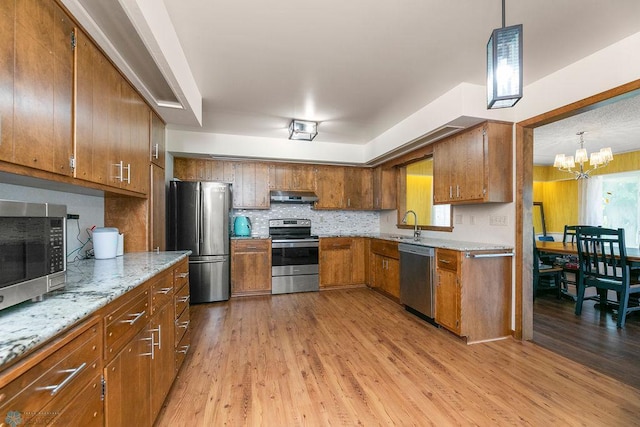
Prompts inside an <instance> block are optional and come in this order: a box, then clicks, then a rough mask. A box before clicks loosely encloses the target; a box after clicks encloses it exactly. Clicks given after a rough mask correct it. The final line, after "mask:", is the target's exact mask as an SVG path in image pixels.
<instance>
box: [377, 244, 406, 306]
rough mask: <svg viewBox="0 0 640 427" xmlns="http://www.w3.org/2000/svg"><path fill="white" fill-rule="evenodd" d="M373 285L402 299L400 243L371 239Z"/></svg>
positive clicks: (395, 297)
mask: <svg viewBox="0 0 640 427" xmlns="http://www.w3.org/2000/svg"><path fill="white" fill-rule="evenodd" d="M370 269H371V277H370V280H371V284H370V285H371V287H372V288H374V289H377V290H380V291H382V292H383V293H385V294H387V295H389V296H391V297H393V298H394V299H397V300H399V299H400V254H399V252H398V243H397V242H390V241H387V240H381V239H371V256H370Z"/></svg>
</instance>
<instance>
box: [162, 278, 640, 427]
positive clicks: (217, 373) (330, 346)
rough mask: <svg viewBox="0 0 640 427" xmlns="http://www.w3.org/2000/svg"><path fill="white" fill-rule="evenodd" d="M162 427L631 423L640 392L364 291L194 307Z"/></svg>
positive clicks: (527, 347) (637, 409)
mask: <svg viewBox="0 0 640 427" xmlns="http://www.w3.org/2000/svg"><path fill="white" fill-rule="evenodd" d="M190 309H191V318H192V319H193V322H192V325H193V331H192V351H191V352H190V354H189V355H188V356H187V358H186V359H185V364H184V365H183V368H182V370H181V371H180V373H179V376H178V378H177V379H176V382H175V384H174V386H173V388H172V390H171V392H170V395H169V397H168V398H167V401H166V402H165V407H164V408H163V410H162V412H161V414H160V416H159V418H158V421H157V425H158V426H194V425H198V426H199V425H203V426H204V425H207V426H209V425H211V426H214V425H215V426H218V425H220V426H222V425H228V426H244V425H246V426H271V425H274V426H342V425H367V426H368V425H419V426H427V425H433V426H444V425H532V426H538V425H590V426H591V425H614V424H615V425H632V424H633V423H636V422H637V414H638V413H640V390H638V389H635V388H633V387H630V386H628V385H625V384H623V383H621V382H619V381H617V380H615V379H613V378H610V377H607V376H604V375H602V374H601V373H598V372H596V371H595V370H593V369H589V368H586V367H584V366H582V365H580V364H578V363H576V362H574V361H571V360H569V359H566V358H564V357H562V356H559V355H557V354H555V353H553V352H552V351H549V350H547V349H545V348H542V347H540V346H538V345H535V344H532V343H526V342H525V343H521V342H517V341H515V340H512V339H507V340H502V341H495V342H489V343H483V344H475V345H471V346H468V345H466V344H465V343H464V342H463V341H462V340H461V339H459V338H457V337H455V336H453V335H452V334H451V333H449V332H447V331H446V330H444V329H439V328H436V327H434V326H432V325H430V324H427V323H426V322H424V321H422V320H420V319H418V318H417V317H415V316H413V315H412V314H410V313H408V312H406V311H405V310H403V309H402V307H401V306H399V305H398V304H396V303H395V302H393V301H391V300H389V299H387V298H385V297H384V296H382V295H380V294H378V293H376V292H374V291H371V290H369V289H366V288H355V289H347V290H332V291H323V292H313V293H301V294H290V295H276V296H258V297H245V298H236V299H232V300H231V301H229V302H224V303H214V304H200V305H195V306H192V307H191V308H190Z"/></svg>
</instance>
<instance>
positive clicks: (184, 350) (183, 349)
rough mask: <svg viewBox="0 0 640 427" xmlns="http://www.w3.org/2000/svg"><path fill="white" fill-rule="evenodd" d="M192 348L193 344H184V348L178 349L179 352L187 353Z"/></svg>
mask: <svg viewBox="0 0 640 427" xmlns="http://www.w3.org/2000/svg"><path fill="white" fill-rule="evenodd" d="M190 348H191V345H183V346H182V350H178V351H177V352H178V353H183V354H187V352H188V351H189V349H190Z"/></svg>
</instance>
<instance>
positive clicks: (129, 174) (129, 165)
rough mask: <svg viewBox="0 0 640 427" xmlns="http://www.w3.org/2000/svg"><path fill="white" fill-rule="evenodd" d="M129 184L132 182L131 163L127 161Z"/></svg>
mask: <svg viewBox="0 0 640 427" xmlns="http://www.w3.org/2000/svg"><path fill="white" fill-rule="evenodd" d="M125 169H127V184H131V163H127V167H126V168H125Z"/></svg>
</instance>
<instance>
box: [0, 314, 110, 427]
mask: <svg viewBox="0 0 640 427" xmlns="http://www.w3.org/2000/svg"><path fill="white" fill-rule="evenodd" d="M101 350H102V330H101V325H100V318H99V317H97V316H96V317H92V318H91V319H89V320H87V321H86V322H83V323H81V324H80V325H79V326H77V327H75V328H73V329H71V330H70V331H68V332H66V333H64V334H62V335H61V336H59V337H57V338H56V339H54V340H52V341H51V343H50V344H48V345H46V346H45V347H43V348H42V349H40V350H38V351H36V352H35V353H34V354H32V355H31V356H29V357H28V358H26V359H24V360H23V361H21V362H19V363H18V364H17V365H15V366H14V367H12V368H11V369H10V370H8V371H5V372H3V373H2V375H0V384H2V388H1V389H0V411H1V412H2V414H4V415H3V416H6V415H7V414H8V413H9V412H10V411H18V412H20V416H21V418H22V421H21V423H20V425H22V424H24V425H39V424H42V425H45V424H47V425H49V423H53V421H54V420H57V422H58V423H59V424H60V425H68V426H75V425H77V426H85V425H90V426H100V425H102V424H103V420H104V412H103V410H102V383H101V380H100V378H101V377H100V374H101V372H102V356H101ZM54 391H55V392H54ZM3 420H4V418H3Z"/></svg>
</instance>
